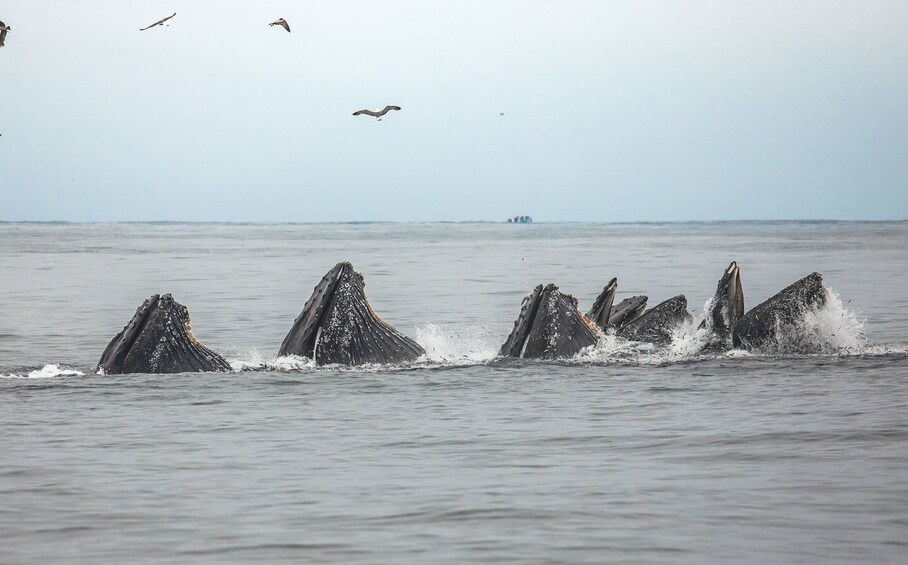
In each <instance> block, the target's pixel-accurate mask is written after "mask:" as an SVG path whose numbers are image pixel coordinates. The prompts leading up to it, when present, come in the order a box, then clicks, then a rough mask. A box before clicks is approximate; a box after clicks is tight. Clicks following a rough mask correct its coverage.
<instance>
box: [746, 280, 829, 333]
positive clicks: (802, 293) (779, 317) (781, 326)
mask: <svg viewBox="0 0 908 565" xmlns="http://www.w3.org/2000/svg"><path fill="white" fill-rule="evenodd" d="M825 303H826V290H825V288H824V287H823V275H821V274H820V273H811V274H809V275H807V276H806V277H804V278H803V279H801V280H799V281H797V282H795V283H793V284H791V285H789V286H787V287H785V288H784V289H782V290H781V291H780V292H778V293H777V294H775V295H774V296H772V297H770V298H769V299H767V300H766V301H764V302H762V303H761V304H759V305H757V306H755V307H753V308H752V309H751V310H750V311H748V312H747V313H746V314H744V315H743V316H742V317H741V319H740V320H738V323H737V324H735V326H734V331H733V333H732V341H733V344H734V346H735V347H738V348H741V347H743V348H746V349H758V350H759V349H763V348H765V347H767V346H777V345H778V339H779V338H780V337H781V336H782V335H784V334H785V332H786V330H788V329H790V328H792V326H795V325H796V324H797V322H798V320H800V319H801V318H802V317H803V315H804V313H805V311H806V310H807V309H809V308H816V307H819V306H822V305H823V304H825ZM773 348H775V347H773Z"/></svg>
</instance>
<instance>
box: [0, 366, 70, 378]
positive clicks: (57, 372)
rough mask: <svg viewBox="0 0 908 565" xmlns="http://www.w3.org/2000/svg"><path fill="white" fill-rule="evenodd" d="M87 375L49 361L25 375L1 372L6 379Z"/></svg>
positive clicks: (0, 375)
mask: <svg viewBox="0 0 908 565" xmlns="http://www.w3.org/2000/svg"><path fill="white" fill-rule="evenodd" d="M83 375H85V373H83V372H82V371H79V370H77V369H69V368H66V367H61V366H60V365H59V364H57V363H48V364H47V365H45V366H43V367H41V368H40V369H35V370H33V371H29V372H28V373H27V374H24V375H17V374H15V373H11V374H9V375H4V374H2V373H0V378H4V379H51V378H54V377H81V376H83Z"/></svg>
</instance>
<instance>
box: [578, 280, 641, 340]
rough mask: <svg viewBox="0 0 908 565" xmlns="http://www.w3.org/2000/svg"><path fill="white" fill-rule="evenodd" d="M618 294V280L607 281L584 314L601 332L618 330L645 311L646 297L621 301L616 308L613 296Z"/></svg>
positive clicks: (635, 297)
mask: <svg viewBox="0 0 908 565" xmlns="http://www.w3.org/2000/svg"><path fill="white" fill-rule="evenodd" d="M617 292H618V279H612V280H610V281H609V283H608V284H607V285H605V288H603V289H602V292H600V293H599V296H597V297H596V301H595V302H593V307H592V308H590V311H589V312H587V313H586V317H587V318H589V320H590V321H591V322H593V323H594V324H596V326H598V327H599V329H601V330H602V331H607V330H609V329H614V330H616V331H617V330H620V329H621V328H623V327H624V326H626V325H627V324H629V323H631V322H633V321H634V320H636V319H637V318H639V317H640V316H642V315H643V311H644V310H646V301H647V300H648V298H647V297H646V296H632V297H630V298H625V299H624V300H622V301H621V302H620V303H619V304H618V306H614V303H615V294H616V293H617Z"/></svg>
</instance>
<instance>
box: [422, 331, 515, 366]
mask: <svg viewBox="0 0 908 565" xmlns="http://www.w3.org/2000/svg"><path fill="white" fill-rule="evenodd" d="M494 339H495V338H494V336H492V335H491V334H489V333H488V332H485V331H482V330H480V331H476V332H471V333H470V334H469V335H466V336H465V335H459V334H457V333H452V332H447V331H444V330H442V329H441V328H440V327H439V326H437V325H435V324H426V325H425V327H422V328H417V329H416V341H417V342H418V343H419V344H420V345H421V346H422V347H423V349H425V350H426V354H425V355H424V356H423V357H421V358H420V361H422V362H428V363H436V364H445V365H451V364H455V365H460V364H463V365H476V364H479V363H485V362H486V361H491V360H492V359H494V358H495V357H496V356H497V355H498V347H499V345H500V344H498V343H493V340H494Z"/></svg>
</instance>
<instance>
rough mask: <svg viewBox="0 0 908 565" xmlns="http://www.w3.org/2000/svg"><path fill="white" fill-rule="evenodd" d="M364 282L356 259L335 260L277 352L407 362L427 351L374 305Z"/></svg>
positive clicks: (347, 361)
mask: <svg viewBox="0 0 908 565" xmlns="http://www.w3.org/2000/svg"><path fill="white" fill-rule="evenodd" d="M364 287H365V281H364V279H363V276H362V275H361V274H359V273H357V272H356V271H355V270H354V269H353V265H351V264H350V263H348V262H342V263H338V264H337V265H335V266H334V267H333V268H332V269H331V270H330V271H328V272H327V273H326V274H325V276H324V277H322V280H321V281H320V282H319V283H318V284H317V285H316V286H315V289H313V291H312V295H311V296H310V297H309V300H308V301H306V304H305V306H304V307H303V310H302V312H300V315H299V316H297V318H296V320H295V321H294V322H293V326H292V327H291V328H290V331H289V332H288V333H287V336H286V337H285V338H284V341H283V342H282V343H281V348H280V350H279V351H278V355H281V356H286V355H297V356H300V357H307V358H309V359H312V360H314V361H315V363H316V364H317V365H330V364H339V365H365V364H373V363H376V364H396V363H408V362H412V361H415V360H416V359H418V358H419V357H420V356H422V355H424V354H425V350H424V349H423V348H422V347H421V346H420V345H419V344H418V343H416V342H415V341H413V340H412V339H410V338H409V337H406V336H404V335H402V334H401V333H400V332H398V331H397V330H396V329H394V328H393V327H392V326H391V325H390V324H388V323H387V322H385V321H384V320H382V319H381V318H380V317H379V316H378V315H377V314H376V313H375V311H373V310H372V307H371V306H370V305H369V301H368V299H367V298H366V294H365V290H364Z"/></svg>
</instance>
